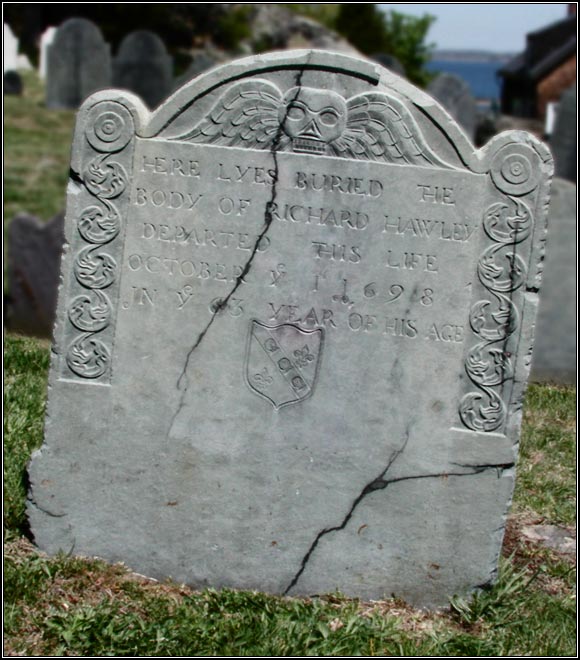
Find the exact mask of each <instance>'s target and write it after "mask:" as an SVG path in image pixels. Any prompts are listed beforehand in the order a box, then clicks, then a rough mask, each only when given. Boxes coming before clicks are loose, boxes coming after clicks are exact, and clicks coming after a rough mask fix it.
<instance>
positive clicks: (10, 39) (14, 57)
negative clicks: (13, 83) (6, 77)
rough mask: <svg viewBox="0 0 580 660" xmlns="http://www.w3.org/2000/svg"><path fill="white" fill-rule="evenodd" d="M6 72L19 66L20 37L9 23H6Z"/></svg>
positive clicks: (4, 45)
mask: <svg viewBox="0 0 580 660" xmlns="http://www.w3.org/2000/svg"><path fill="white" fill-rule="evenodd" d="M3 47H4V60H3V62H4V73H6V71H15V70H16V69H17V68H18V39H17V38H16V37H15V36H14V33H13V32H12V30H11V29H10V26H9V25H6V23H4V44H3Z"/></svg>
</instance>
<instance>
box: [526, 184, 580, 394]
mask: <svg viewBox="0 0 580 660" xmlns="http://www.w3.org/2000/svg"><path fill="white" fill-rule="evenodd" d="M576 200H577V191H576V186H575V185H574V184H573V183H570V182H569V181H566V180H565V179H560V178H555V179H554V181H553V183H552V194H551V202H550V212H549V226H550V236H549V239H548V242H547V247H546V258H545V262H544V276H543V281H542V291H541V295H540V306H539V311H538V320H537V323H536V331H535V337H536V338H535V342H534V352H533V356H532V374H531V379H532V380H534V381H540V382H555V383H567V384H570V385H572V384H573V383H575V382H576V374H577V370H576V365H577V361H576V358H577V344H576V334H577V314H576V309H577V298H578V296H577V279H578V270H577V267H576V265H577V256H578V255H577V250H576V246H577V243H576V236H577V230H576V224H577V217H578V213H577V201H576Z"/></svg>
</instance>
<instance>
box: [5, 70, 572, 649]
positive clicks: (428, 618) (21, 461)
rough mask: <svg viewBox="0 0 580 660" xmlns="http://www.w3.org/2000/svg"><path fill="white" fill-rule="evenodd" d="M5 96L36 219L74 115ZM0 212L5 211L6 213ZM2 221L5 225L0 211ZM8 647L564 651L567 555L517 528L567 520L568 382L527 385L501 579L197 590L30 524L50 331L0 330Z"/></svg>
mask: <svg viewBox="0 0 580 660" xmlns="http://www.w3.org/2000/svg"><path fill="white" fill-rule="evenodd" d="M25 89H26V91H25V95H24V96H23V97H22V98H14V97H12V98H9V97H7V98H6V99H5V101H6V109H5V137H6V146H5V155H6V159H5V161H6V178H5V186H6V197H5V206H4V211H5V218H6V221H10V219H11V218H12V216H13V215H14V214H15V213H17V212H19V211H24V210H27V211H29V212H32V213H34V214H37V215H39V216H41V217H42V218H43V219H45V220H47V219H49V218H50V217H52V215H54V213H56V212H57V211H59V210H60V209H62V208H63V206H64V190H65V186H66V180H67V171H68V157H69V148H70V136H71V134H72V123H73V114H72V113H69V112H62V111H61V112H54V111H50V112H49V111H48V110H46V109H44V108H43V107H42V97H43V92H42V87H41V85H40V84H39V82H38V80H37V79H36V77H35V76H34V74H33V73H29V74H26V76H25ZM6 221H5V222H6ZM5 226H6V225H5ZM4 351H5V357H4V366H5V380H4V384H5V391H4V397H5V398H4V404H5V417H4V434H5V443H4V530H5V546H4V551H5V566H4V568H5V592H4V607H5V611H4V614H5V654H6V655H25V656H42V655H48V656H55V655H66V656H123V655H124V656H129V655H131V656H149V655H152V656H194V655H201V656H204V655H232V656H234V655H241V656H246V655H248V656H253V655H255V656H289V655H296V656H303V655H321V656H335V655H337V656H338V655H346V656H351V655H363V656H372V655H396V656H407V655H409V656H520V655H539V656H557V657H562V656H573V655H575V639H576V628H575V626H576V601H575V591H574V586H575V563H574V561H573V559H572V558H570V557H568V556H565V555H560V554H558V553H557V552H555V551H552V550H548V549H543V548H542V547H540V546H539V545H538V544H535V543H532V542H531V541H529V540H527V539H526V538H525V537H524V536H523V535H522V527H523V526H524V525H527V524H532V523H544V524H552V525H559V526H571V525H573V524H574V520H575V509H576V503H575V453H576V441H575V421H576V420H575V411H576V390H575V389H574V388H563V387H552V386H546V385H542V386H540V385H533V386H531V387H530V389H529V391H528V393H527V396H526V402H525V415H524V425H523V432H522V440H521V451H520V462H519V465H518V479H517V486H516V491H515V497H514V506H513V509H512V514H511V517H510V520H509V524H508V528H507V533H506V539H505V543H504V557H503V560H502V565H501V572H500V577H499V580H498V582H497V583H496V585H495V586H494V587H492V588H491V589H489V590H487V591H482V592H481V593H480V594H479V595H478V596H477V597H475V598H474V599H473V600H471V601H470V602H467V601H465V600H460V599H453V600H452V601H451V603H450V606H449V608H448V609H446V610H444V611H441V612H436V613H426V612H422V611H419V610H414V609H412V608H411V607H409V606H407V605H405V603H403V602H400V601H397V600H389V601H383V602H374V603H364V602H360V601H357V600H352V599H346V598H343V597H341V596H340V595H339V594H335V595H333V596H328V597H325V598H319V599H295V598H277V597H272V596H267V595H264V594H260V593H254V592H236V591H219V592H217V591H212V590H206V591H203V592H196V591H193V590H191V589H189V588H186V587H184V586H182V585H176V584H171V583H166V584H160V583H156V582H154V581H150V580H147V579H145V578H142V577H139V576H136V575H135V574H132V573H130V572H129V571H128V570H127V569H126V568H125V567H123V566H121V565H115V566H111V565H108V564H106V563H105V562H100V561H91V560H86V559H79V558H74V557H66V556H59V557H54V558H48V557H46V556H44V555H43V554H42V553H40V552H38V551H37V550H36V549H35V548H34V546H33V545H32V544H31V543H30V541H29V540H28V539H27V533H28V530H27V524H26V518H25V513H24V511H25V498H26V465H27V462H28V460H29V458H30V454H31V452H32V451H33V450H34V449H35V448H37V447H39V446H40V444H41V442H42V425H43V415H44V406H45V398H46V379H47V372H48V364H49V352H50V349H49V344H48V342H44V341H40V340H35V339H28V338H23V337H18V336H15V335H6V336H5V341H4Z"/></svg>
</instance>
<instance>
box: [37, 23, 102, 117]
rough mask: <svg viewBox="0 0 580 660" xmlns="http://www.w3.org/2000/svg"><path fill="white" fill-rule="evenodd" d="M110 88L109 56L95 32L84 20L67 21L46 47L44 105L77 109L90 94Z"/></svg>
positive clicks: (97, 31) (94, 27)
mask: <svg viewBox="0 0 580 660" xmlns="http://www.w3.org/2000/svg"><path fill="white" fill-rule="evenodd" d="M110 86H111V53H110V47H109V45H108V44H107V43H105V41H104V39H103V35H102V34H101V31H100V30H99V28H98V27H97V26H96V25H95V24H94V23H91V21H88V20H86V19H84V18H71V19H69V20H67V21H65V22H64V23H63V24H62V25H61V26H60V27H59V28H58V30H57V32H56V35H55V37H54V41H53V42H52V44H51V45H49V46H48V55H47V73H46V105H47V106H48V107H49V108H78V107H79V105H80V104H81V103H82V102H83V101H84V99H85V98H86V97H87V96H89V95H90V94H92V93H93V92H95V91H97V90H99V89H104V88H105V87H110Z"/></svg>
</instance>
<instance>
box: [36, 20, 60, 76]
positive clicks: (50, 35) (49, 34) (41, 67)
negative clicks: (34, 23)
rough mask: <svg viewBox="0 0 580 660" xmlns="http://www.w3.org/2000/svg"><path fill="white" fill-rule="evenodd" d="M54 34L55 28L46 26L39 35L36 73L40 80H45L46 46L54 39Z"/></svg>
mask: <svg viewBox="0 0 580 660" xmlns="http://www.w3.org/2000/svg"><path fill="white" fill-rule="evenodd" d="M55 35H56V28H55V27H48V28H46V30H45V31H44V32H43V33H42V36H41V37H40V56H39V63H38V75H39V76H40V78H41V80H46V69H47V55H48V48H49V46H50V45H51V44H52V42H53V41H54V37H55Z"/></svg>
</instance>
